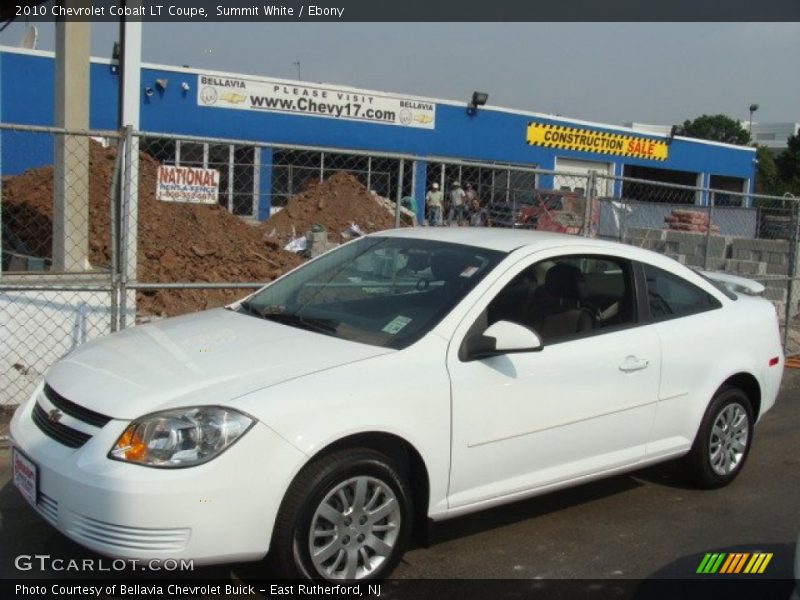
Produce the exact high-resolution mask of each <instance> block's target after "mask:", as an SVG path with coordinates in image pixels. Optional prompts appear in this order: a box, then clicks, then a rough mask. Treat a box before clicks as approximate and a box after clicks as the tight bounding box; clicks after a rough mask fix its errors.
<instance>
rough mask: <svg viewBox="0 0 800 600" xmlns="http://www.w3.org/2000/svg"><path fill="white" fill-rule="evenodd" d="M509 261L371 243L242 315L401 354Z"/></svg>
mask: <svg viewBox="0 0 800 600" xmlns="http://www.w3.org/2000/svg"><path fill="white" fill-rule="evenodd" d="M504 256H505V254H504V253H502V252H497V251H493V250H486V249H483V248H477V247H473V246H466V245H461V244H451V243H445V242H435V241H430V240H419V239H413V238H394V237H374V236H369V237H364V238H361V239H359V240H356V241H354V242H352V243H349V244H346V245H344V246H341V247H340V248H337V249H336V250H334V251H332V252H329V253H328V254H325V255H323V256H321V257H320V258H318V259H317V260H315V261H312V262H310V263H308V264H306V265H304V266H303V267H301V268H299V269H297V270H296V271H294V272H292V273H290V274H288V275H287V276H286V277H283V278H281V279H279V280H278V281H276V282H275V283H273V284H271V285H269V286H268V287H266V288H264V289H263V290H261V291H260V292H257V293H256V294H254V295H252V296H250V297H249V298H247V299H246V300H244V301H243V302H242V303H241V304H240V305H239V310H240V311H241V312H243V313H245V314H248V315H252V316H255V317H259V318H264V319H268V320H272V321H276V322H279V323H283V324H285V325H289V326H292V327H298V328H302V329H308V330H311V331H316V332H318V333H321V334H325V335H332V336H335V337H339V338H344V339H348V340H353V341H357V342H362V343H366V344H373V345H376V346H385V347H388V348H396V349H401V348H405V347H406V346H408V345H410V344H412V343H414V342H415V341H417V340H418V339H419V338H421V337H422V336H423V335H425V334H426V333H427V332H428V331H430V330H431V329H432V328H433V327H434V326H435V325H436V324H437V323H438V322H439V321H440V320H441V319H442V318H443V317H444V316H445V315H446V314H447V313H448V312H449V311H450V310H452V308H453V307H454V306H455V305H456V304H457V303H458V302H459V301H460V300H461V299H462V298H463V297H464V296H465V295H466V294H467V293H468V292H469V291H470V290H471V289H472V288H474V287H475V285H476V284H477V283H478V282H479V281H480V280H481V279H483V278H484V276H485V275H486V274H487V273H488V272H489V271H490V270H491V269H492V268H494V267H495V266H496V265H497V263H498V262H500V260H501V259H502V258H503V257H504Z"/></svg>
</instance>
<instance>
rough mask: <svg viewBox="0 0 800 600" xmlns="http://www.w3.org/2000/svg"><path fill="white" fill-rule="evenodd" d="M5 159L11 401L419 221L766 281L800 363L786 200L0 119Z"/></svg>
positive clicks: (4, 359) (0, 383)
mask: <svg viewBox="0 0 800 600" xmlns="http://www.w3.org/2000/svg"><path fill="white" fill-rule="evenodd" d="M0 150H1V151H2V154H0V166H2V196H0V215H2V272H0V303H2V310H1V311H0V320H1V321H2V327H3V331H4V335H3V336H2V337H1V338H0V390H2V392H0V405H3V404H15V403H18V402H20V401H21V400H23V399H24V398H25V397H27V395H29V394H30V393H31V391H32V390H33V387H34V385H35V382H36V381H37V380H38V379H39V377H40V376H41V374H42V373H43V372H44V371H45V370H46V368H47V367H48V366H49V365H50V364H52V363H53V362H54V361H55V360H57V359H58V358H59V357H61V356H63V355H64V354H65V353H67V352H68V351H70V350H71V349H72V348H74V347H76V346H77V345H79V344H81V343H83V342H85V341H87V340H89V339H92V338H95V337H98V336H101V335H105V334H107V333H110V332H113V331H116V330H118V329H120V328H124V327H127V326H132V325H135V324H136V323H141V322H145V321H149V320H154V319H160V318H164V317H167V316H173V315H177V314H183V313H187V312H192V311H196V310H203V309H206V308H212V307H216V306H222V305H225V304H227V303H229V302H231V301H234V300H236V299H237V298H239V297H241V296H242V295H244V294H246V293H247V292H248V291H249V290H252V289H255V288H257V287H260V286H261V285H263V284H264V283H267V282H269V281H271V280H272V279H274V278H275V277H278V276H279V275H281V274H282V273H284V272H286V271H287V270H289V269H291V268H294V267H295V266H297V265H299V264H301V263H302V262H303V260H305V258H307V257H308V256H313V255H314V254H315V253H318V252H321V251H324V250H326V249H328V248H330V247H333V246H335V245H336V244H339V243H341V242H344V241H346V240H347V239H350V238H351V237H353V236H357V235H361V234H363V233H364V232H370V231H379V230H382V229H387V228H391V227H395V226H406V225H414V224H422V225H441V226H488V227H508V228H525V229H532V230H539V231H554V232H561V233H567V234H574V235H584V236H592V237H595V236H596V237H600V238H604V239H611V240H618V241H622V242H624V243H628V244H633V245H636V246H640V247H644V248H648V249H651V250H655V251H658V252H662V253H665V254H667V255H670V256H672V257H673V258H675V259H676V260H678V261H680V262H683V263H684V264H686V265H689V266H692V267H696V268H705V269H709V270H723V271H726V272H729V273H736V274H741V275H743V276H745V277H748V278H751V279H756V280H758V281H760V282H762V283H763V284H764V285H765V287H766V290H765V292H764V295H765V297H766V298H768V299H769V300H771V301H772V302H773V303H774V304H775V305H776V307H777V309H778V310H779V313H780V315H781V318H782V321H783V322H784V323H786V322H788V323H789V327H788V328H787V327H784V336H785V345H786V352H787V354H790V355H791V354H797V353H800V334H799V333H798V329H800V327H798V326H797V323H796V321H795V320H794V319H793V317H794V316H795V315H796V314H797V312H798V301H799V300H800V284H798V282H797V281H796V279H797V275H796V273H797V261H798V258H800V257H798V251H797V249H798V243H797V229H798V205H797V203H796V202H789V201H788V200H787V199H783V198H774V197H766V196H757V195H753V194H746V193H742V192H736V191H725V190H714V189H704V188H701V187H693V186H687V185H680V184H670V183H664V182H655V181H651V180H646V179H636V178H628V177H611V176H608V175H605V174H601V173H595V172H589V173H585V172H581V173H579V172H564V171H548V170H543V169H537V168H531V167H527V166H524V165H506V164H492V163H474V162H465V161H454V160H448V159H435V158H427V159H421V158H419V157H414V156H404V155H379V154H375V153H366V152H353V151H345V150H335V149H330V148H310V147H288V146H280V145H271V144H264V143H258V142H252V141H247V140H233V139H230V140H228V139H205V138H197V137H191V136H174V135H165V134H157V133H147V132H133V131H131V130H124V131H121V132H109V131H92V132H72V131H66V130H59V129H55V128H44V127H23V126H16V125H0ZM423 161H424V162H423ZM56 165H57V166H56ZM419 178H424V181H419ZM423 188H424V190H425V194H424V197H419V196H420V194H419V190H421V189H423ZM437 188H438V189H437ZM436 192H438V202H437V201H436V199H437V194H436ZM432 194H433V195H432ZM437 207H438V208H437ZM418 216H419V218H420V220H419V222H418V220H417V218H418Z"/></svg>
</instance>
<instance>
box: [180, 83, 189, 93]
mask: <svg viewBox="0 0 800 600" xmlns="http://www.w3.org/2000/svg"><path fill="white" fill-rule="evenodd" d="M181 89H182V90H183V91H184V92H188V91H189V84H188V83H186V82H185V81H184V82H183V83H181Z"/></svg>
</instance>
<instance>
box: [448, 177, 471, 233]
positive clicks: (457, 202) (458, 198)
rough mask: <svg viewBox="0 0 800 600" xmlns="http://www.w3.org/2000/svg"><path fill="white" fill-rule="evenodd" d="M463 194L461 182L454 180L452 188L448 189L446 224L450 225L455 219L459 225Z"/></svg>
mask: <svg viewBox="0 0 800 600" xmlns="http://www.w3.org/2000/svg"><path fill="white" fill-rule="evenodd" d="M465 196H466V194H464V190H462V189H461V182H460V181H454V182H453V189H452V190H450V211H449V212H448V215H447V224H448V225H452V224H453V221H455V222H456V224H457V225H461V221H462V219H463V218H464V198H465Z"/></svg>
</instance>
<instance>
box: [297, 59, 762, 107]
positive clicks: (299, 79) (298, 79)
mask: <svg viewBox="0 0 800 600" xmlns="http://www.w3.org/2000/svg"><path fill="white" fill-rule="evenodd" d="M292 64H293V65H294V66H295V67H297V81H302V79H301V78H300V61H299V60H296V61H294V62H293V63H292ZM755 107H756V108H758V105H755Z"/></svg>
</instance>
